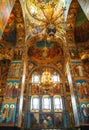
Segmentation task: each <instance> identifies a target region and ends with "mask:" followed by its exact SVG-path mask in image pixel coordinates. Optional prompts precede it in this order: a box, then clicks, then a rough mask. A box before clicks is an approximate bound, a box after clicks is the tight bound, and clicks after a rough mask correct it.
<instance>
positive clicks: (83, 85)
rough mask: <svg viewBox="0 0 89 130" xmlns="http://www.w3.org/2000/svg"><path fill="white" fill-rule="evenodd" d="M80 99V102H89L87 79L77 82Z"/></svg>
mask: <svg viewBox="0 0 89 130" xmlns="http://www.w3.org/2000/svg"><path fill="white" fill-rule="evenodd" d="M76 86H77V92H78V98H79V100H80V101H83V100H85V101H86V100H89V88H88V83H87V81H86V79H80V80H78V79H77V80H76Z"/></svg>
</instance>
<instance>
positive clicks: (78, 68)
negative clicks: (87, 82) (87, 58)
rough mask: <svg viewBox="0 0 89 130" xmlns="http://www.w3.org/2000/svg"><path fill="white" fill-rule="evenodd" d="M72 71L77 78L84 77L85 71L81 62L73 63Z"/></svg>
mask: <svg viewBox="0 0 89 130" xmlns="http://www.w3.org/2000/svg"><path fill="white" fill-rule="evenodd" d="M72 71H73V74H74V76H75V77H77V76H84V69H83V66H82V63H81V61H75V62H72Z"/></svg>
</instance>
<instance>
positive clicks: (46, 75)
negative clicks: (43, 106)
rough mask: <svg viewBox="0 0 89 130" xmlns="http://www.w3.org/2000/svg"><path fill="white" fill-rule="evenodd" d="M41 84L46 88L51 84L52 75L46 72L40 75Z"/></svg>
mask: <svg viewBox="0 0 89 130" xmlns="http://www.w3.org/2000/svg"><path fill="white" fill-rule="evenodd" d="M41 83H42V84H43V85H44V86H48V85H50V84H52V75H51V73H50V72H48V71H47V70H46V71H44V72H43V73H42V77H41Z"/></svg>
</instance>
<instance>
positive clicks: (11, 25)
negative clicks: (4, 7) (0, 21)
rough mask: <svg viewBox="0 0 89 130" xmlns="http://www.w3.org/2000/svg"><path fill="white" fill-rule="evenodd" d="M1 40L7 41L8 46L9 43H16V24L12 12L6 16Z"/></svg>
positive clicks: (13, 44) (12, 44)
mask: <svg viewBox="0 0 89 130" xmlns="http://www.w3.org/2000/svg"><path fill="white" fill-rule="evenodd" d="M1 40H4V41H6V42H9V46H10V45H11V46H12V47H13V46H15V44H16V25H15V16H14V13H13V12H11V14H10V16H9V18H8V21H7V24H6V26H5V29H4V31H3V34H2V38H1Z"/></svg>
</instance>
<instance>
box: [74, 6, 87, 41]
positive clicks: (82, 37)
mask: <svg viewBox="0 0 89 130" xmlns="http://www.w3.org/2000/svg"><path fill="white" fill-rule="evenodd" d="M74 34H75V41H76V42H77V43H78V42H85V41H87V40H88V39H89V37H88V36H89V22H88V19H87V18H86V16H85V14H84V12H83V10H82V8H81V7H79V8H78V12H77V16H76V23H75V32H74Z"/></svg>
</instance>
